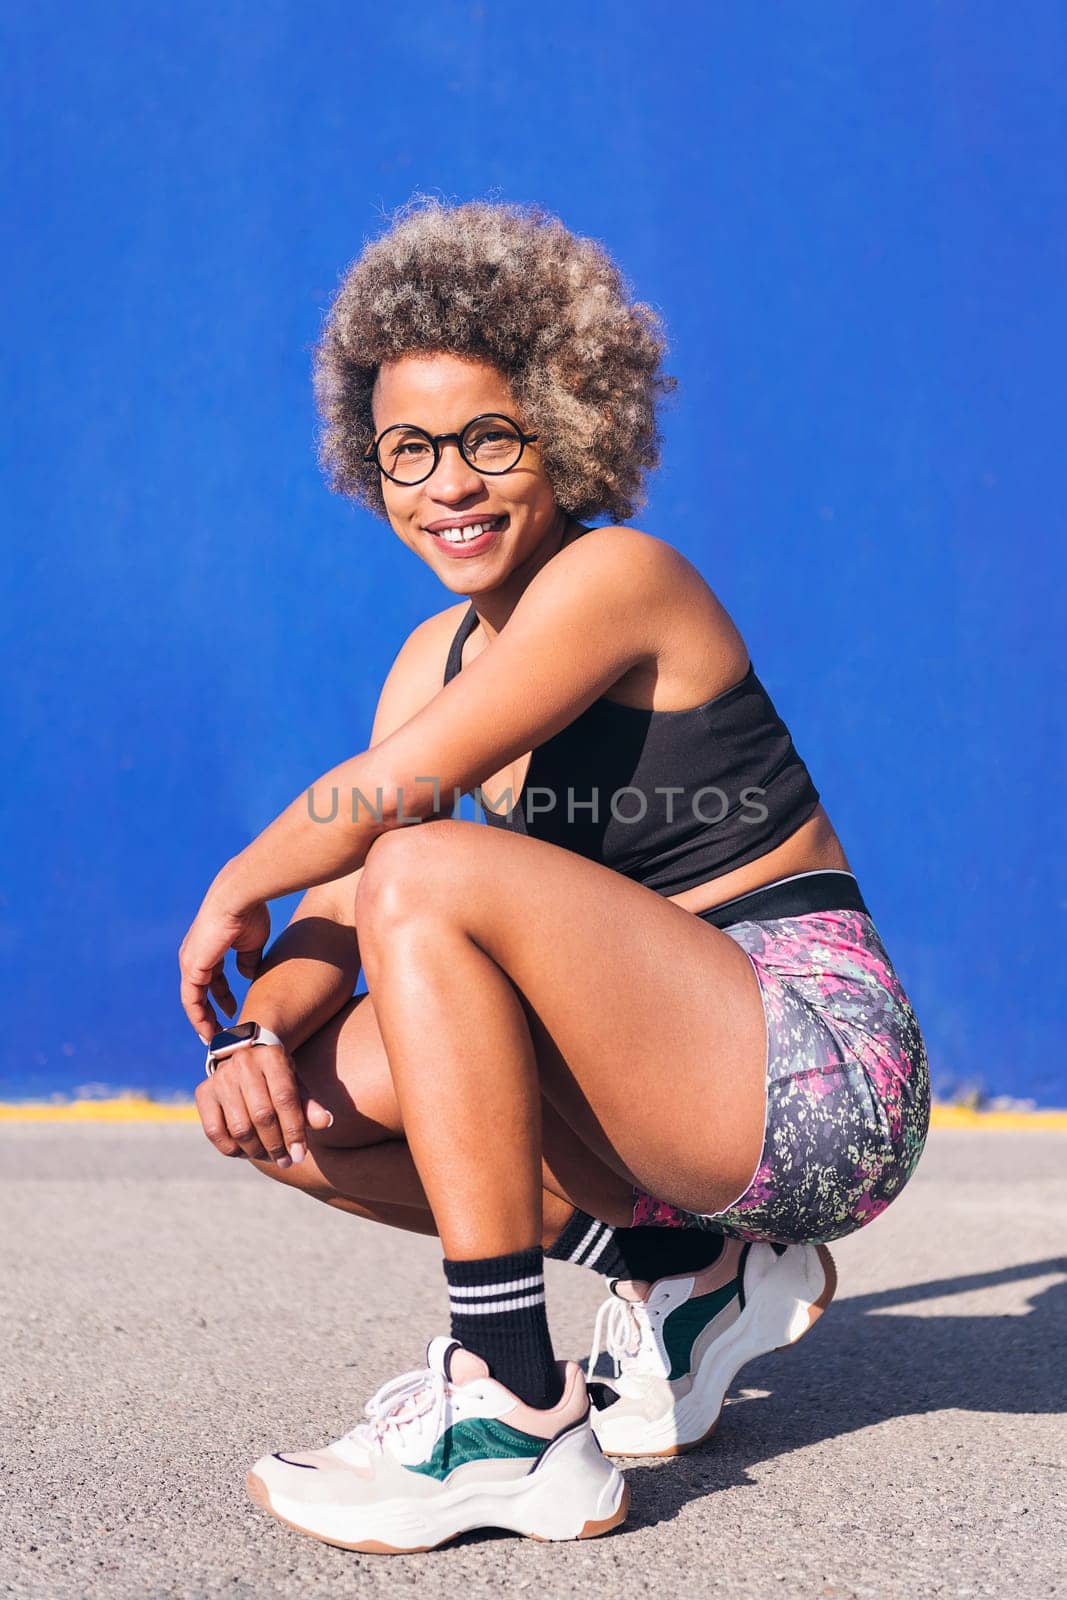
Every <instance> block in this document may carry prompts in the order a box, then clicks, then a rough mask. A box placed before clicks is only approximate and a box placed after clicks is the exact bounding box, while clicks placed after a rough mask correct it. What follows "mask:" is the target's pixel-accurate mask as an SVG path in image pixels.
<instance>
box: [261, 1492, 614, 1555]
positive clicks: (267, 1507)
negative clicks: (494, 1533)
mask: <svg viewBox="0 0 1067 1600" xmlns="http://www.w3.org/2000/svg"><path fill="white" fill-rule="evenodd" d="M245 1487H246V1488H247V1490H248V1493H249V1495H250V1496H251V1497H252V1499H253V1500H254V1501H255V1503H256V1505H257V1506H260V1507H261V1508H262V1510H264V1511H269V1512H270V1514H271V1516H272V1517H274V1518H275V1519H276V1521H278V1522H282V1523H284V1524H285V1526H286V1527H287V1528H292V1529H293V1530H294V1531H295V1532H296V1533H303V1534H306V1535H307V1536H308V1538H309V1539H318V1540H319V1542H320V1543H321V1544H329V1545H333V1546H334V1548H335V1549H338V1550H358V1551H359V1552H360V1553H361V1554H364V1555H381V1556H413V1555H422V1554H424V1553H425V1552H426V1551H428V1550H440V1549H441V1547H442V1546H443V1545H446V1544H450V1543H451V1542H452V1540H453V1539H459V1538H461V1537H462V1535H463V1534H465V1533H472V1532H474V1529H472V1528H460V1529H458V1530H457V1531H456V1532H455V1533H450V1534H447V1535H446V1536H445V1538H443V1539H438V1541H437V1543H436V1544H412V1545H395V1544H383V1543H382V1542H381V1540H379V1539H362V1540H357V1541H356V1542H355V1543H349V1542H348V1541H347V1540H344V1539H329V1538H327V1537H326V1536H325V1534H321V1533H316V1532H315V1531H314V1529H312V1528H305V1527H303V1526H302V1525H301V1524H300V1523H299V1522H293V1521H292V1520H291V1519H290V1518H289V1517H283V1516H282V1515H281V1513H280V1512H278V1511H275V1509H274V1507H273V1505H272V1504H271V1498H270V1491H269V1489H268V1488H267V1485H266V1484H265V1483H264V1482H263V1479H262V1478H260V1477H258V1476H257V1474H256V1473H254V1472H250V1473H249V1474H248V1476H247V1477H246V1479H245ZM629 1509H630V1485H629V1484H628V1483H625V1482H624V1483H623V1486H622V1496H621V1498H620V1500H619V1504H618V1506H617V1507H616V1508H615V1510H614V1511H613V1512H612V1513H611V1515H610V1516H608V1517H604V1518H603V1519H602V1520H600V1521H589V1522H587V1523H585V1525H584V1526H583V1527H582V1530H581V1532H580V1533H576V1534H575V1535H574V1536H573V1537H574V1538H575V1539H599V1538H600V1537H601V1535H602V1534H605V1533H610V1532H611V1531H612V1529H613V1528H617V1527H619V1525H620V1524H621V1523H623V1522H625V1521H626V1517H627V1513H628V1512H629ZM486 1526H490V1527H491V1526H493V1524H491V1523H490V1524H486ZM503 1531H504V1532H507V1533H516V1534H518V1536H519V1537H520V1538H523V1539H536V1540H537V1542H538V1544H553V1543H557V1542H559V1543H562V1542H563V1541H556V1540H552V1539H548V1538H546V1536H545V1535H544V1534H541V1533H527V1532H525V1531H524V1530H522V1529H520V1528H506V1527H505V1528H504V1530H503Z"/></svg>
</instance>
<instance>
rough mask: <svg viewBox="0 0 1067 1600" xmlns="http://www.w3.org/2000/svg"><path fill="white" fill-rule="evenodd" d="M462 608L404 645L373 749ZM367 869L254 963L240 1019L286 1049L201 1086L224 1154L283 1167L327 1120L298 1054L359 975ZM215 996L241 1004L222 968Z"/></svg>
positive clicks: (331, 886) (325, 894)
mask: <svg viewBox="0 0 1067 1600" xmlns="http://www.w3.org/2000/svg"><path fill="white" fill-rule="evenodd" d="M458 609H459V608H457V607H455V606H453V607H451V608H450V609H449V610H448V611H446V612H443V613H441V614H440V615H439V616H437V617H432V618H429V619H428V620H427V621H426V622H424V623H422V624H421V625H420V627H418V628H416V629H415V631H414V632H413V633H412V634H411V635H410V636H409V638H408V639H407V640H406V641H405V643H404V645H403V647H402V648H401V650H400V653H399V654H398V656H397V658H396V660H395V661H394V663H393V665H392V667H391V668H390V670H389V673H388V675H387V677H386V679H385V683H384V684H383V685H382V691H381V694H380V696H379V698H378V707H377V710H376V712H375V716H374V725H373V728H372V730H371V741H370V748H373V747H374V746H375V745H377V744H380V743H381V741H382V740H383V739H386V738H388V737H389V735H390V734H391V733H392V732H393V731H394V730H395V729H396V728H398V727H401V726H402V725H403V724H404V723H405V722H406V721H407V720H408V718H409V717H411V716H413V715H414V714H415V713H416V712H417V711H418V710H419V709H420V708H421V707H422V706H423V705H425V703H426V702H427V700H429V699H432V697H433V695H434V694H435V693H436V691H437V689H438V688H439V686H440V683H441V674H442V665H441V664H442V660H443V656H444V638H445V630H446V629H447V630H448V637H451V631H452V630H453V629H454V628H455V624H456V620H457V616H456V613H457V611H458ZM362 871H363V869H362V867H357V868H356V870H355V871H354V872H350V873H348V874H347V875H346V876H345V877H343V878H338V879H335V880H333V881H332V882H330V883H325V884H320V885H317V886H316V887H315V888H313V889H309V890H308V891H307V893H306V894H305V895H304V897H303V899H302V900H301V902H300V904H299V905H298V906H297V908H296V910H295V911H294V913H293V915H292V918H291V919H290V922H289V926H288V927H287V928H286V929H285V930H284V932H283V933H282V934H281V935H280V937H279V938H278V939H277V940H275V942H274V944H273V945H272V947H271V949H270V951H269V953H268V954H267V955H266V956H265V957H264V959H263V960H262V961H261V962H260V963H259V964H258V968H257V969H256V973H255V978H254V981H253V982H252V984H251V987H250V988H249V989H248V991H247V993H246V995H245V999H244V1004H243V1005H242V1007H241V1013H240V1017H239V1019H238V1020H240V1021H241V1022H247V1021H255V1022H259V1023H261V1024H262V1025H263V1026H264V1027H267V1028H270V1029H271V1030H272V1031H273V1032H274V1033H276V1034H277V1035H278V1036H279V1038H280V1039H281V1040H282V1041H283V1044H282V1046H280V1047H279V1046H277V1045H257V1047H256V1048H255V1049H254V1050H246V1051H243V1052H242V1053H241V1054H240V1055H238V1056H235V1057H232V1058H231V1059H230V1060H229V1061H224V1062H222V1063H221V1065H220V1066H219V1068H218V1070H217V1071H216V1072H215V1073H214V1074H213V1076H212V1077H211V1078H207V1079H205V1080H204V1081H203V1082H202V1083H201V1084H200V1085H199V1086H198V1088H197V1091H196V1105H197V1110H198V1112H199V1114H200V1120H201V1123H202V1125H203V1128H204V1132H205V1134H206V1135H207V1137H208V1139H210V1141H211V1143H212V1144H213V1145H214V1146H215V1148H216V1149H217V1150H218V1151H219V1152H220V1154H222V1155H226V1156H236V1155H241V1154H244V1155H247V1156H251V1157H252V1158H253V1159H256V1160H263V1159H270V1160H272V1161H276V1162H278V1163H279V1164H281V1165H282V1166H288V1165H289V1164H291V1162H293V1161H301V1160H302V1159H303V1156H304V1151H305V1149H306V1140H307V1132H306V1129H307V1127H308V1126H311V1127H315V1128H320V1129H321V1128H323V1127H325V1126H327V1125H328V1122H329V1113H328V1112H327V1111H326V1110H325V1109H324V1108H323V1107H322V1106H319V1105H317V1104H316V1103H315V1102H314V1101H308V1102H307V1103H306V1105H305V1103H304V1101H303V1099H302V1095H301V1090H300V1085H299V1083H298V1081H297V1076H296V1071H295V1068H294V1064H293V1059H292V1057H293V1053H294V1051H296V1050H297V1049H298V1048H299V1047H300V1045H302V1044H303V1043H304V1042H305V1040H307V1039H309V1038H310V1037H311V1035H312V1034H313V1033H316V1032H318V1030H319V1029H320V1028H321V1027H323V1026H324V1024H325V1023H327V1022H329V1020H330V1019H331V1017H334V1016H336V1015H337V1013H338V1011H340V1009H341V1007H342V1006H343V1005H345V1004H346V1002H347V1001H348V1000H349V999H350V998H351V996H352V993H353V991H354V989H355V987H356V982H357V980H358V978H359V967H360V960H359V943H358V939H357V933H356V923H355V903H356V890H357V888H358V886H359V879H360V876H361V874H362ZM221 972H222V975H221V979H218V980H216V982H215V984H214V985H213V986H212V993H213V994H214V995H215V997H216V999H217V1000H218V1001H219V1004H220V1005H221V1007H222V1008H223V1010H225V1012H226V1013H227V1015H228V1016H232V1015H233V1012H234V1011H236V1009H237V1002H236V1000H234V998H233V993H232V991H231V989H230V986H229V982H228V980H227V979H226V977H225V969H224V968H223V969H221Z"/></svg>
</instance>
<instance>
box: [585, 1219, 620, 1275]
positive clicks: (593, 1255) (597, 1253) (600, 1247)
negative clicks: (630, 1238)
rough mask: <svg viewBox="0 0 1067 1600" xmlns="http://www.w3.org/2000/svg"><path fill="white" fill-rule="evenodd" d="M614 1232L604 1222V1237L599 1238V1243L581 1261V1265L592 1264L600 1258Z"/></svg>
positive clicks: (587, 1265)
mask: <svg viewBox="0 0 1067 1600" xmlns="http://www.w3.org/2000/svg"><path fill="white" fill-rule="evenodd" d="M614 1232H615V1229H614V1228H609V1227H608V1225H607V1223H605V1224H604V1237H603V1238H602V1239H601V1240H600V1243H599V1244H598V1245H597V1247H596V1249H595V1250H594V1251H593V1252H592V1253H591V1254H590V1255H588V1256H586V1258H585V1260H584V1261H583V1262H582V1266H583V1267H591V1266H594V1265H595V1263H596V1262H598V1261H599V1260H600V1258H601V1256H602V1255H603V1254H604V1251H605V1250H606V1249H607V1247H608V1245H609V1244H610V1243H611V1236H612V1234H613V1233H614Z"/></svg>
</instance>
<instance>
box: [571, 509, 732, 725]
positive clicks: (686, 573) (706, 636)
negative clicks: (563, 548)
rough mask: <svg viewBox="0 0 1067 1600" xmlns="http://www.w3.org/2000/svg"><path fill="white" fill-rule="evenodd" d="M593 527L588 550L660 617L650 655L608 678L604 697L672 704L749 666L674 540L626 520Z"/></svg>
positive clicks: (707, 693)
mask: <svg viewBox="0 0 1067 1600" xmlns="http://www.w3.org/2000/svg"><path fill="white" fill-rule="evenodd" d="M593 531H594V533H596V534H598V535H601V536H603V537H602V542H601V544H600V545H599V547H597V546H595V545H590V546H589V549H588V552H587V554H588V556H589V557H590V558H591V559H594V560H599V561H600V563H601V566H602V570H603V571H604V572H605V574H608V573H611V574H615V573H617V574H618V579H619V581H620V582H621V583H624V584H625V585H626V586H627V589H628V593H629V594H630V595H631V597H632V599H633V602H634V604H638V605H642V604H643V605H647V606H649V607H650V608H653V607H654V609H655V613H656V615H657V616H658V617H659V618H660V619H662V626H661V629H660V630H659V648H658V650H657V652H656V655H655V658H654V659H650V660H649V661H647V662H645V663H639V664H638V665H636V666H635V667H634V668H633V669H632V671H631V672H630V673H628V674H627V675H626V677H625V678H623V679H621V680H620V681H619V683H618V684H616V685H614V687H613V690H612V694H611V698H612V699H616V700H618V701H619V702H620V703H622V704H632V705H635V706H638V707H640V708H643V709H654V710H657V711H659V710H666V711H674V710H680V709H688V708H689V707H690V706H694V705H698V704H701V703H703V702H705V701H707V700H709V699H711V698H712V697H713V696H715V695H717V694H720V693H722V691H723V690H724V689H727V688H730V687H732V686H733V685H734V684H735V683H737V682H738V681H739V679H741V678H742V677H743V676H744V674H745V672H746V670H747V668H748V666H749V657H748V650H747V648H746V646H745V642H744V639H743V638H742V636H741V633H740V631H739V629H738V628H737V625H736V624H735V622H734V621H733V618H732V617H731V616H730V614H729V612H728V611H727V609H726V607H725V606H724V605H723V603H722V601H721V600H720V599H719V597H718V595H716V593H715V592H714V590H713V589H712V587H711V585H710V584H709V583H708V581H707V579H706V578H705V577H704V575H703V573H702V572H700V570H699V569H698V568H697V567H696V566H695V565H694V564H693V562H692V561H690V560H689V558H688V557H687V556H686V555H685V554H684V553H683V552H682V551H681V550H679V549H678V547H677V545H673V544H671V543H670V542H669V541H668V540H666V539H662V538H659V537H658V536H657V535H656V534H652V533H647V532H645V531H644V530H643V529H641V528H634V527H631V526H629V525H618V526H611V527H605V528H597V529H594V530H593ZM578 543H579V544H584V543H585V540H584V539H583V540H580V541H578ZM572 548H575V549H577V545H576V546H574V547H572Z"/></svg>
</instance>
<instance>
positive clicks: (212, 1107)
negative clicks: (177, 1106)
mask: <svg viewBox="0 0 1067 1600" xmlns="http://www.w3.org/2000/svg"><path fill="white" fill-rule="evenodd" d="M193 1098H194V1099H195V1101H196V1109H197V1112H198V1113H199V1116H200V1126H201V1127H202V1128H203V1130H204V1133H205V1135H206V1136H207V1138H208V1139H209V1140H210V1142H211V1143H212V1144H213V1145H214V1146H215V1149H216V1150H217V1151H218V1153H219V1155H220V1156H239V1155H242V1154H243V1151H242V1150H241V1148H240V1146H239V1145H238V1144H237V1142H236V1140H234V1139H231V1137H230V1134H229V1131H228V1129H227V1127H226V1119H225V1117H224V1116H223V1114H222V1108H221V1106H220V1105H219V1103H218V1100H217V1099H216V1098H215V1095H214V1093H213V1091H212V1087H211V1082H210V1080H205V1081H204V1082H203V1083H201V1084H198V1085H197V1089H196V1094H195V1095H194V1097H193Z"/></svg>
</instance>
